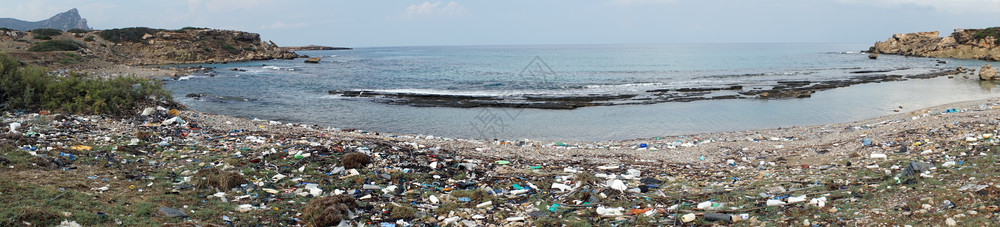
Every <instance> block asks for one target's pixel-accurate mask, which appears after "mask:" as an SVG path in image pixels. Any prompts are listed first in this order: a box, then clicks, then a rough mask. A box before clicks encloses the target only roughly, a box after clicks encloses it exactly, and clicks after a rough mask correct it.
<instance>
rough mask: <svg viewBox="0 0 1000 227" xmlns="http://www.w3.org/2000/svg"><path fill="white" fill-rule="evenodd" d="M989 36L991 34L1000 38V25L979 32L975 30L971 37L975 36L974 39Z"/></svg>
mask: <svg viewBox="0 0 1000 227" xmlns="http://www.w3.org/2000/svg"><path fill="white" fill-rule="evenodd" d="M990 36H992V37H993V38H1000V27H991V28H986V29H983V30H981V31H979V32H976V34H975V35H973V37H974V38H976V40H981V39H985V38H986V37H990Z"/></svg>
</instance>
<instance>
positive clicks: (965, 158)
mask: <svg viewBox="0 0 1000 227" xmlns="http://www.w3.org/2000/svg"><path fill="white" fill-rule="evenodd" d="M144 112H145V111H144ZM149 112H150V114H149V115H144V116H136V117H134V118H131V119H113V118H105V117H102V116H63V115H38V114H23V115H13V116H10V117H5V118H3V119H0V121H2V122H0V123H3V124H4V125H5V126H6V125H13V123H15V122H18V123H20V124H21V125H20V128H18V129H20V131H19V133H17V134H7V135H6V137H5V138H4V139H3V140H0V141H2V142H4V143H13V144H17V145H18V146H20V147H18V149H15V150H6V151H4V152H5V153H4V156H3V159H2V160H0V162H2V163H3V166H4V167H5V168H3V169H4V170H3V171H4V173H5V174H4V175H3V176H2V177H0V179H3V180H0V182H12V183H13V184H0V188H3V189H4V190H3V191H4V192H5V194H7V193H8V192H10V194H16V195H18V197H17V198H9V197H4V196H3V195H0V202H7V203H8V204H22V202H24V201H27V200H32V199H33V198H36V197H38V198H47V197H51V195H48V194H38V193H41V192H45V193H48V192H50V191H51V193H53V194H58V193H62V194H69V195H70V196H67V197H64V200H70V201H75V200H74V199H75V198H85V201H84V200H81V201H79V202H77V203H79V204H80V205H75V206H83V207H93V208H87V210H76V209H78V208H63V207H57V208H54V209H57V210H66V211H69V212H72V213H71V214H70V215H69V216H65V217H66V219H67V220H76V221H80V222H83V224H91V225H97V224H102V223H103V224H108V223H110V221H104V222H101V221H94V220H92V219H85V218H80V217H77V216H75V215H74V214H77V215H79V214H89V212H92V210H101V211H102V212H103V213H104V214H105V215H107V216H109V217H111V218H110V219H109V220H111V219H121V220H122V222H123V223H131V225H141V224H137V223H145V222H144V221H148V222H154V223H178V224H180V223H185V224H196V225H197V224H237V223H242V224H249V223H258V224H260V223H264V224H278V223H284V221H285V220H292V221H294V222H296V223H298V224H305V223H308V221H309V220H315V219H314V217H311V216H308V215H307V214H305V213H304V212H302V211H303V210H304V209H305V210H307V209H311V208H309V207H311V206H314V204H313V201H320V200H322V199H326V198H341V199H347V200H349V201H357V203H356V204H355V203H352V204H354V205H352V206H351V207H353V209H355V210H356V211H357V212H356V213H357V214H359V215H357V216H353V217H351V216H342V217H336V219H334V220H343V221H344V223H347V224H355V225H357V224H366V225H367V224H373V223H396V224H398V225H407V224H412V223H429V224H438V225H448V224H454V223H464V224H472V225H489V224H505V225H532V224H539V225H544V223H589V224H604V225H607V224H612V223H631V224H635V225H679V224H681V223H688V224H701V225H709V224H728V223H727V222H740V223H748V224H749V225H774V224H805V223H811V224H820V225H870V224H872V223H910V224H918V223H927V222H929V221H939V220H941V219H944V218H949V219H956V220H958V221H960V222H961V223H991V222H995V221H996V220H997V218H998V217H1000V215H998V214H1000V213H997V209H995V205H992V204H994V203H995V202H1000V201H997V200H996V198H1000V181H998V180H997V179H996V178H995V176H996V174H997V173H1000V169H998V168H997V167H995V166H994V164H995V162H1000V154H998V152H997V150H1000V149H993V148H992V147H993V146H996V145H997V143H998V142H1000V140H997V139H996V138H994V135H996V134H998V132H1000V131H998V128H1000V127H998V126H1000V118H998V117H996V116H1000V98H989V99H983V100H975V101H966V102H958V103H951V104H945V105H938V106H931V107H924V108H921V109H918V110H915V111H910V112H906V113H899V114H892V115H886V116H880V117H875V118H869V119H865V120H860V121H850V122H841V123H833V124H824V125H810V126H796V127H785V128H770V129H759V130H742V131H726V132H716V133H698V134H687V135H681V136H670V137H662V138H636V139H628V140H614V141H603V142H578V143H568V144H567V143H561V142H554V141H533V140H522V141H484V140H469V139H451V138H441V137H430V136H425V135H419V134H392V133H380V132H366V131H362V130H337V129H334V128H319V127H313V126H309V125H302V124H296V123H282V122H276V121H269V120H255V119H247V118H238V117H232V116H226V115H219V114H212V113H203V112H198V111H193V110H184V111H179V112H177V114H176V115H174V114H171V111H168V110H166V109H159V110H157V109H156V108H150V111H149ZM21 133H23V134H21ZM10 138H15V139H10ZM671 147H673V148H671ZM901 147H908V148H909V149H908V151H903V152H900V149H901ZM654 148H655V149H654ZM348 154H363V155H364V156H365V157H368V161H367V162H364V163H363V164H361V165H360V166H357V167H347V166H348V165H354V164H349V163H350V162H349V161H348V158H347V157H348ZM53 157H54V158H53ZM369 162H370V164H369ZM912 163H918V164H912ZM956 163H958V164H956ZM963 163H964V164H963ZM914 165H917V166H918V167H916V168H924V167H919V166H925V165H929V166H932V167H934V168H930V169H927V170H909V169H911V166H914ZM956 165H957V166H956ZM902 166H906V167H905V168H903V167H902ZM347 168H350V169H347ZM207 170H217V171H216V172H217V174H230V175H219V176H215V175H212V174H216V172H207ZM203 171H206V172H204V173H203ZM912 171H918V172H922V173H920V174H919V176H911V175H906V174H907V172H912ZM216 177H226V178H227V179H245V180H243V181H237V183H234V185H231V186H205V185H206V184H208V185H215V184H217V183H212V182H213V180H210V179H216ZM205 182H208V183H205ZM906 182H911V183H906ZM912 182H916V183H912ZM218 184H221V183H218ZM19 185H21V186H19ZM310 185H312V186H310ZM969 185H972V186H969ZM220 187H221V188H220ZM226 187H233V188H231V189H226ZM29 188H30V189H29ZM970 188H974V189H970ZM957 190H965V191H969V192H968V196H965V195H963V197H964V198H963V199H961V200H959V198H955V197H953V195H954V193H953V192H954V191H957ZM970 190H971V191H970ZM213 193H214V194H213ZM216 197H218V198H216ZM799 198H805V199H801V200H800V199H799ZM220 199H221V202H220ZM810 199H812V200H814V201H812V202H810V203H806V202H804V201H810ZM815 200H819V201H822V203H818V202H817V203H814V202H815ZM206 201H210V202H206ZM912 201H919V202H916V205H913V206H911V205H908V204H912V203H913V202H912ZM944 201H948V202H944ZM950 201H959V202H955V203H952V205H951V206H953V207H952V208H933V206H931V205H926V204H927V203H936V204H937V203H949V202H950ZM124 204H129V205H131V204H138V206H139V207H144V206H150V207H153V208H151V209H153V210H157V211H149V212H145V213H137V212H136V211H132V210H119V209H113V208H111V207H122V206H127V205H124ZM716 204H717V205H716ZM772 204H778V205H772ZM355 205H356V206H355ZM24 206H30V205H12V207H15V208H14V209H15V210H21V209H24V208H23V207H24ZM928 206H930V207H931V208H927V207H928ZM17 207H21V208H17ZM155 207H159V209H155ZM351 207H348V208H346V209H352V208H351ZM553 207H555V208H553ZM900 207H905V208H906V209H897V208H900ZM338 209H339V208H338ZM164 210H167V211H170V210H179V211H181V212H183V213H184V216H182V217H181V218H177V217H174V216H171V215H172V214H168V213H167V212H165V211H164ZM498 211H502V212H498ZM967 211H973V212H967ZM43 212H44V211H43ZM956 213H958V214H962V216H956ZM223 214H224V215H225V216H222V215H223ZM335 214H339V213H336V212H335V213H333V214H332V215H335ZM52 215H58V214H52ZM64 215H65V214H64ZM914 215H916V216H914ZM719 217H722V218H723V219H722V221H723V222H720V221H719V220H720V219H718V218H719ZM727 217H728V218H727ZM28 220H31V219H28ZM726 220H728V221H726Z"/></svg>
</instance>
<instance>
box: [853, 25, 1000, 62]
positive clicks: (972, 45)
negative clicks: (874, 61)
mask: <svg viewBox="0 0 1000 227" xmlns="http://www.w3.org/2000/svg"><path fill="white" fill-rule="evenodd" d="M998 31H1000V28H987V29H955V32H953V33H952V34H951V36H946V37H940V36H939V33H938V32H936V31H935V32H917V33H905V34H894V35H892V38H889V39H888V40H886V41H882V42H875V45H874V46H872V47H871V48H869V50H868V51H869V52H870V53H878V54H898V55H905V56H920V57H936V58H956V59H979V60H987V61H1000V46H998V43H997V38H998V35H997V34H998Z"/></svg>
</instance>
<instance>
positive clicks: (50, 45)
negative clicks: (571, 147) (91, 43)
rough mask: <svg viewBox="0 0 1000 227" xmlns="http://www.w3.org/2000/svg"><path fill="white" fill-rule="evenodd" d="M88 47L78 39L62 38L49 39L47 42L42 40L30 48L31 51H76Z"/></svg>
mask: <svg viewBox="0 0 1000 227" xmlns="http://www.w3.org/2000/svg"><path fill="white" fill-rule="evenodd" d="M84 47H86V45H84V44H83V43H80V42H78V41H76V40H69V39H60V40H49V41H45V42H40V43H37V44H35V45H34V46H31V48H28V51H31V52H47V51H75V50H79V49H81V48H84Z"/></svg>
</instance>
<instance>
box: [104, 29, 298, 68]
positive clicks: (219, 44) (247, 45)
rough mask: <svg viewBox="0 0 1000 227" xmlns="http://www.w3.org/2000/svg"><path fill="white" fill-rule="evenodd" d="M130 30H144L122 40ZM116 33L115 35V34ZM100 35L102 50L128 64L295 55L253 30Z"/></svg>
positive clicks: (205, 61)
mask: <svg viewBox="0 0 1000 227" xmlns="http://www.w3.org/2000/svg"><path fill="white" fill-rule="evenodd" d="M130 29H131V30H141V31H145V32H143V33H141V35H136V36H137V38H132V39H128V38H125V39H122V38H121V36H122V35H121V34H120V33H122V32H125V31H127V30H130ZM116 32H118V33H119V34H117V35H119V36H115V35H116ZM132 32H134V31H132ZM109 33H110V34H109ZM100 36H101V37H102V38H104V41H105V42H109V44H108V46H109V47H110V48H107V49H106V50H105V51H108V52H110V53H111V54H113V55H115V56H121V57H124V58H123V59H122V60H123V61H125V63H129V64H174V63H214V62H234V61H255V60H269V59H293V58H296V57H298V55H297V54H295V53H292V52H289V51H286V50H283V49H281V48H280V47H278V45H275V44H274V42H270V41H268V42H265V41H262V40H261V39H260V35H259V34H257V33H249V32H242V31H230V30H217V29H198V28H191V29H181V30H154V29H148V28H126V29H115V30H105V31H101V32H100ZM126 36H127V34H126ZM98 45H100V43H99V44H98Z"/></svg>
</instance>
